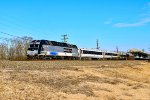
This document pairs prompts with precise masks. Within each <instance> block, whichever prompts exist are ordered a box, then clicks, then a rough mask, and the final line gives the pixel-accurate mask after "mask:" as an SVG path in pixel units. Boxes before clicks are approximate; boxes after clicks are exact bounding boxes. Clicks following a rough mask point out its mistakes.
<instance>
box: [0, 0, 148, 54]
mask: <svg viewBox="0 0 150 100" xmlns="http://www.w3.org/2000/svg"><path fill="white" fill-rule="evenodd" d="M3 32H4V33H8V34H11V35H12V36H9V35H6V34H4V33H3ZM63 34H67V35H68V38H69V39H68V43H71V44H76V45H77V46H78V47H80V48H96V40H97V39H98V40H99V46H100V49H104V50H111V51H114V50H116V46H118V48H119V50H120V51H127V50H129V49H132V48H137V49H140V50H142V49H144V50H145V51H146V52H149V48H150V0H0V37H5V38H8V39H9V38H13V36H20V37H22V36H29V37H33V39H45V40H54V41H62V40H61V39H62V35H63Z"/></svg>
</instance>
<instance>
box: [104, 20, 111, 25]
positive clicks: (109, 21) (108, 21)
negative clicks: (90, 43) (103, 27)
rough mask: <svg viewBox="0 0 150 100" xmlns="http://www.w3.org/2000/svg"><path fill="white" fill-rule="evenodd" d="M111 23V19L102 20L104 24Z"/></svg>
mask: <svg viewBox="0 0 150 100" xmlns="http://www.w3.org/2000/svg"><path fill="white" fill-rule="evenodd" d="M111 23H112V19H108V20H107V21H105V22H104V24H111Z"/></svg>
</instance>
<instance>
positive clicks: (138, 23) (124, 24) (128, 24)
mask: <svg viewBox="0 0 150 100" xmlns="http://www.w3.org/2000/svg"><path fill="white" fill-rule="evenodd" d="M147 23H150V18H145V19H142V20H141V21H139V22H135V23H116V24H114V25H113V26H115V27H137V26H144V25H145V24H147Z"/></svg>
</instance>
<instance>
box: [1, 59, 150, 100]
mask: <svg viewBox="0 0 150 100" xmlns="http://www.w3.org/2000/svg"><path fill="white" fill-rule="evenodd" d="M149 72H150V64H149V63H147V62H144V61H5V60H3V61H2V60H1V61H0V100H8V99H9V100H66V99H68V100H78V99H81V100H133V99H134V100H136V99H138V100H142V99H143V100H149V98H150V73H149Z"/></svg>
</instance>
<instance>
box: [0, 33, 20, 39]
mask: <svg viewBox="0 0 150 100" xmlns="http://www.w3.org/2000/svg"><path fill="white" fill-rule="evenodd" d="M0 33H3V34H5V35H8V36H11V37H17V38H21V37H19V36H15V35H12V34H9V33H6V32H0Z"/></svg>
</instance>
